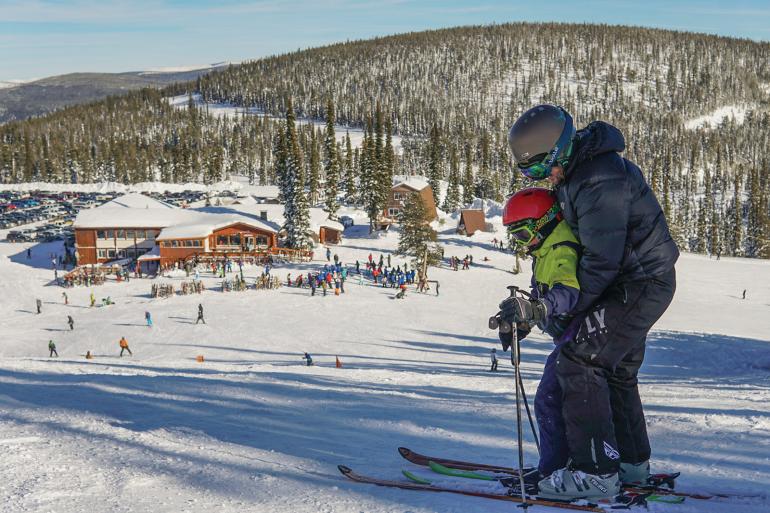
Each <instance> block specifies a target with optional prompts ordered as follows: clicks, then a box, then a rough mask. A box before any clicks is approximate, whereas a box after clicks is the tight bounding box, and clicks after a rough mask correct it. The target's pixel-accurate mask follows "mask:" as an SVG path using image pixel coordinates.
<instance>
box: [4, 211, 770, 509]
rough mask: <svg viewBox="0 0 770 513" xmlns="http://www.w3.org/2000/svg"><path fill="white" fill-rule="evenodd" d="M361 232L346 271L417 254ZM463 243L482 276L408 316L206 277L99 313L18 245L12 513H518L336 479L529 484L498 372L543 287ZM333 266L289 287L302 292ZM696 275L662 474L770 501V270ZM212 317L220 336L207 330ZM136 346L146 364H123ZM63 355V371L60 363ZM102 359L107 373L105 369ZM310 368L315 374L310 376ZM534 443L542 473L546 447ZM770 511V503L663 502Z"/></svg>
mask: <svg viewBox="0 0 770 513" xmlns="http://www.w3.org/2000/svg"><path fill="white" fill-rule="evenodd" d="M340 214H349V215H350V214H353V215H354V217H355V218H356V223H357V224H356V226H355V227H354V228H353V229H351V230H348V231H347V232H346V238H345V240H344V241H343V244H342V246H340V247H333V248H332V251H333V252H335V253H338V254H339V255H340V257H341V258H342V260H343V261H344V262H347V263H349V264H353V263H354V261H355V259H356V258H357V259H359V260H360V261H361V262H363V261H364V260H365V259H366V258H367V256H368V254H369V252H372V254H373V256H374V257H375V258H379V254H380V253H381V251H382V250H391V249H393V248H394V247H395V245H396V243H397V234H396V233H388V234H387V235H383V236H380V237H369V236H368V235H367V234H366V228H365V226H362V225H364V224H365V219H364V218H363V217H362V216H361V215H360V213H356V212H353V211H346V210H343V211H341V212H340ZM497 224H498V225H499V218H498V220H497ZM452 226H453V225H452V221H451V220H449V219H447V222H446V224H445V225H444V226H441V227H439V229H440V231H441V234H440V238H441V241H442V243H443V244H444V245H445V248H446V255H447V256H450V255H456V256H460V257H462V256H464V255H465V254H468V253H471V254H473V257H474V263H475V265H474V267H473V268H472V269H471V270H470V271H459V272H453V271H450V270H448V269H434V270H431V279H437V280H439V281H440V282H441V295H440V297H436V296H435V295H434V294H433V293H431V294H428V295H424V294H417V293H413V292H410V293H409V294H408V295H407V298H406V299H404V300H402V301H398V300H392V299H391V296H393V294H394V291H393V290H392V289H382V288H376V287H373V286H369V285H366V284H365V285H363V286H359V285H358V284H357V279H356V278H355V276H353V277H352V278H351V279H350V280H349V281H348V284H347V285H346V290H347V293H346V294H344V295H342V296H340V297H335V296H333V295H329V296H328V297H313V298H311V297H310V296H309V291H307V290H298V289H294V288H292V289H288V288H285V287H283V288H281V289H279V290H277V291H253V290H250V291H247V292H231V293H222V292H219V291H218V290H214V289H216V288H217V287H216V286H217V285H218V283H219V280H217V279H215V278H213V277H211V275H210V274H208V273H204V275H203V279H204V281H205V282H206V285H207V287H208V288H209V289H210V290H207V291H206V292H205V293H203V294H202V295H193V296H175V297H172V298H168V299H150V298H149V291H150V285H151V281H150V280H147V279H132V280H131V281H130V283H128V284H126V283H122V284H117V283H114V282H112V283H108V284H107V285H104V286H102V287H94V288H93V291H94V293H95V295H96V296H97V300H98V299H99V298H101V297H104V296H107V295H110V296H111V297H112V298H113V299H114V300H115V301H116V304H115V305H114V306H110V307H99V308H88V306H87V305H88V295H89V292H90V290H91V289H87V288H83V287H80V288H74V289H68V290H66V292H67V294H68V295H69V298H70V306H64V305H63V304H62V297H61V293H62V291H63V289H60V288H58V287H52V286H48V284H49V282H50V280H51V279H52V277H53V276H52V274H53V273H52V271H51V270H50V269H49V268H48V267H49V263H50V257H49V256H48V255H49V253H50V252H52V251H57V250H59V249H60V247H59V246H58V243H49V244H37V245H34V246H32V247H33V252H34V253H33V256H34V258H33V259H32V260H27V259H26V255H25V251H26V248H27V247H28V245H26V244H8V243H0V275H2V277H3V279H2V280H1V281H0V305H2V315H0V332H2V333H3V335H4V336H3V342H2V344H0V450H1V451H2V453H3V458H0V475H2V476H3V479H1V480H0V512H2V513H5V512H8V513H10V512H14V513H16V512H49V511H56V512H59V513H74V512H80V511H99V512H121V513H122V512H129V511H133V512H143V511H153V512H169V513H171V512H174V513H177V512H192V513H194V512H208V511H217V512H225V513H229V512H232V513H235V512H238V513H243V512H262V511H265V512H266V511H270V512H278V513H284V512H287V513H288V512H329V513H331V512H336V513H358V512H374V513H380V512H382V513H384V512H413V513H423V512H442V513H467V512H468V511H485V512H498V511H499V512H503V511H508V512H509V511H511V505H510V504H507V503H497V502H495V501H489V500H484V499H477V498H469V497H458V496H454V495H448V494H430V493H420V492H413V491H406V490H393V489H385V488H378V487H374V486H368V485H363V484H357V483H352V482H349V481H346V480H345V479H344V478H342V477H341V476H340V475H339V474H338V472H337V470H336V465H337V464H339V463H343V464H346V465H348V466H350V467H351V468H353V469H354V470H358V471H362V472H367V473H371V474H374V475H377V476H381V477H389V478H395V479H399V478H400V470H401V469H402V468H412V469H413V468H414V466H412V465H411V464H409V463H407V462H406V461H404V460H402V459H401V458H400V457H399V455H398V453H397V452H396V448H397V447H398V446H399V445H406V446H409V447H412V448H414V449H416V450H418V451H420V452H425V453H430V454H439V455H443V456H446V457H451V458H457V459H469V460H477V461H487V462H490V463H498V464H504V465H514V462H515V431H514V429H515V428H514V418H515V410H514V407H513V387H512V384H513V372H512V369H511V368H510V365H506V364H505V361H501V365H500V369H501V372H499V373H498V374H490V373H488V372H487V369H488V355H489V350H490V349H491V348H492V347H496V346H497V345H498V344H497V342H496V335H495V334H494V333H493V332H490V331H489V330H488V329H487V327H486V324H487V318H488V317H489V315H491V314H493V313H494V312H495V311H496V310H497V308H496V307H497V303H498V302H499V301H500V299H501V298H502V297H504V296H505V295H506V294H507V291H506V289H505V286H506V285H509V284H518V285H520V286H525V285H527V284H528V282H529V272H528V271H525V272H524V273H523V274H521V275H517V276H515V275H513V274H511V273H509V272H508V270H509V269H510V268H511V267H512V266H513V258H512V257H511V256H510V255H507V254H504V253H501V252H498V251H495V250H494V249H492V247H491V244H490V243H489V241H491V239H492V238H493V237H494V236H500V234H499V233H498V234H491V233H490V234H481V233H479V234H477V235H476V236H474V237H470V238H466V237H460V236H456V235H454V234H452V233H451V232H452V230H451V229H450V228H451V227H452ZM316 254H317V255H319V256H321V255H322V251H321V250H318V251H317V252H316ZM484 257H487V258H488V259H489V260H488V261H487V262H484V261H483V258H484ZM393 261H394V263H395V262H398V263H402V262H403V259H401V258H398V257H396V258H394V260H393ZM324 262H325V260H324V261H320V260H316V261H314V262H312V263H311V264H307V263H306V264H299V265H291V266H285V265H279V266H276V267H275V268H274V270H273V273H276V274H277V275H279V276H280V277H281V278H285V276H286V274H287V273H288V272H291V273H292V276H293V277H296V276H297V274H298V273H299V272H307V271H308V270H311V269H316V268H318V267H319V266H321V265H322V264H323V263H324ZM523 267H524V268H527V267H528V263H527V262H525V263H524V264H523ZM261 270H262V269H261V268H253V267H246V268H245V269H244V272H245V274H246V276H247V277H253V276H256V275H257V274H258V273H259V272H261ZM677 272H678V279H679V287H678V290H677V295H676V298H675V300H674V304H673V305H672V306H671V308H670V309H669V311H668V312H667V313H666V314H665V315H664V317H663V318H662V319H661V320H660V322H659V323H658V325H657V326H656V327H655V328H654V331H653V333H652V334H651V336H650V339H649V343H648V350H647V357H646V360H645V363H644V366H643V367H642V371H641V375H640V383H641V393H642V397H643V401H644V404H645V408H646V413H647V421H648V428H649V432H650V437H651V440H652V444H653V451H654V453H653V467H654V469H660V470H672V469H673V470H679V471H682V472H683V477H682V478H680V483H679V486H680V487H681V488H682V489H695V490H703V489H706V490H708V489H709V488H714V489H719V490H735V491H742V492H745V493H766V492H767V490H768V489H770V412H769V411H768V407H767V404H768V402H769V401H770V351H768V349H770V341H768V335H767V334H768V333H770V315H768V307H769V305H770V285H768V284H770V263H769V262H763V261H757V260H745V259H730V258H722V259H721V260H720V261H716V260H712V259H709V258H707V257H704V256H698V255H683V256H682V258H681V260H680V262H679V264H678V265H677ZM182 279H183V278H162V279H159V280H158V281H162V282H172V283H175V284H178V283H179V282H180V281H182ZM744 288H745V289H748V292H747V299H746V300H742V299H740V296H741V292H742V290H743V289H744ZM319 294H320V291H319ZM37 297H40V298H41V299H42V300H43V313H42V314H40V315H36V314H34V313H33V312H34V310H35V298H37ZM199 302H201V303H202V304H203V305H204V309H205V317H206V322H207V323H208V324H206V325H195V324H194V320H195V314H196V308H197V304H198V303H199ZM145 310H149V311H150V312H152V315H153V320H154V323H155V326H154V327H153V328H152V329H149V328H147V327H146V326H144V311H145ZM67 315H72V316H73V318H74V319H75V330H74V331H72V332H70V331H69V330H68V328H67V326H66V319H67V317H66V316H67ZM123 335H125V336H126V338H127V339H128V341H129V343H130V346H131V349H132V351H133V352H134V356H133V357H124V358H119V357H118V352H119V347H118V340H119V338H120V337H121V336H123ZM49 338H53V339H54V340H55V341H56V343H57V349H58V351H59V354H60V355H61V356H60V358H58V359H55V358H54V359H49V358H47V349H46V346H47V342H48V339H49ZM551 347H552V344H551V342H550V341H549V340H547V338H546V337H545V336H544V335H539V334H535V335H533V337H532V338H531V339H528V340H527V341H525V342H524V343H523V355H522V357H523V365H522V370H523V378H524V381H525V386H526V389H527V393H528V397H529V398H530V400H532V399H533V398H534V395H535V390H536V387H537V383H538V379H539V377H540V374H541V372H542V364H543V361H544V359H545V357H546V356H547V354H548V352H549V351H550V350H551ZM87 350H90V351H91V352H92V353H94V354H95V359H93V360H90V361H87V360H85V359H84V357H83V355H84V354H85V352H86V351H87ZM303 351H308V352H310V353H311V354H312V355H313V358H314V360H315V362H316V365H315V366H313V367H305V366H303V362H302V360H301V359H300V357H301V355H302V352H303ZM198 354H201V355H204V356H205V362H204V363H196V362H195V356H196V355H198ZM335 357H339V358H340V360H341V361H342V363H343V368H342V369H337V368H335V366H334V362H335ZM525 440H526V444H525V451H526V460H527V461H528V462H531V463H534V462H535V461H536V450H535V446H534V441H533V439H532V437H531V435H530V434H529V433H527V435H526V437H525ZM769 510H770V501H768V499H767V498H765V497H761V498H753V499H742V500H733V501H730V502H725V501H721V500H719V501H710V502H704V501H696V500H688V501H686V502H685V503H684V504H682V505H676V506H672V505H665V504H660V503H652V504H651V505H650V511H652V512H669V511H671V512H678V513H692V512H706V513H717V512H728V511H729V512H737V513H760V512H766V511H769ZM531 511H535V512H548V511H556V510H553V509H550V508H533V509H532V510H531Z"/></svg>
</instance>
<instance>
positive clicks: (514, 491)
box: [401, 470, 685, 509]
mask: <svg viewBox="0 0 770 513" xmlns="http://www.w3.org/2000/svg"><path fill="white" fill-rule="evenodd" d="M461 472H464V471H461ZM401 473H402V474H403V475H404V477H406V478H407V479H409V480H411V481H414V482H415V483H420V484H425V485H433V486H436V485H439V486H445V487H446V486H451V487H453V488H454V487H456V486H457V482H456V481H455V482H452V483H449V482H447V481H444V482H441V481H436V480H435V479H434V478H432V477H430V476H425V475H422V474H417V473H415V472H412V471H409V470H402V471H401ZM460 477H470V478H471V479H481V478H477V477H471V476H467V475H463V476H460ZM448 478H449V479H452V477H448ZM481 480H483V479H481ZM508 482H510V483H511V484H510V485H509V484H508ZM497 483H499V484H500V485H501V486H502V487H504V488H506V489H507V490H508V492H507V493H508V494H509V495H515V496H516V497H519V496H520V495H521V493H520V488H518V487H519V486H520V484H519V481H518V478H516V477H513V476H508V477H507V478H506V480H499V481H497ZM526 486H527V488H526V494H527V496H531V497H536V496H537V485H536V484H532V485H530V484H527V485H526ZM643 501H647V502H661V503H664V504H681V503H683V502H684V501H685V497H678V496H674V495H659V494H655V493H651V492H633V491H628V490H624V491H623V492H622V493H621V494H619V495H618V496H617V497H615V499H614V500H612V501H611V500H609V499H603V500H600V501H599V503H600V504H601V505H602V506H604V507H605V509H606V508H607V507H609V508H611V509H618V508H620V509H626V508H629V507H630V506H632V505H637V504H642V502H643Z"/></svg>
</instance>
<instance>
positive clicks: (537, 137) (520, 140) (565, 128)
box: [508, 104, 575, 167]
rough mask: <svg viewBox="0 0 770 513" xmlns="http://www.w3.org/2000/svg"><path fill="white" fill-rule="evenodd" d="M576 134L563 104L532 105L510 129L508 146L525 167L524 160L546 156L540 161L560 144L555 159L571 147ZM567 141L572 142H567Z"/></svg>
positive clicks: (519, 162) (517, 161)
mask: <svg viewBox="0 0 770 513" xmlns="http://www.w3.org/2000/svg"><path fill="white" fill-rule="evenodd" d="M565 132H566V133H565ZM574 136H575V127H574V125H573V123H572V117H571V116H570V115H569V113H568V112H567V111H566V110H564V109H563V108H561V107H557V106H555V105H548V104H544V105H538V106H536V107H532V108H531V109H529V110H528V111H527V112H525V113H524V114H522V115H521V116H520V117H519V119H517V120H516V122H515V123H514V124H513V126H512V127H511V129H510V131H509V132H508V146H510V148H511V153H512V154H513V159H514V160H515V161H516V163H517V164H519V166H520V167H521V165H522V164H523V163H528V162H530V161H532V162H533V163H534V162H535V160H534V159H533V157H540V156H542V158H541V159H540V160H542V159H544V158H545V155H546V154H548V153H551V152H552V151H553V150H554V149H556V147H557V146H560V148H558V150H557V154H556V155H554V156H553V157H554V160H555V159H556V158H558V157H560V156H561V154H562V152H563V151H564V150H566V149H567V147H568V145H569V142H571V141H572V138H573V137H574ZM564 140H567V141H568V142H567V144H566V145H565V144H563V141H564ZM560 143H561V144H560Z"/></svg>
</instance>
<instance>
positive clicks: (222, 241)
mask: <svg viewBox="0 0 770 513" xmlns="http://www.w3.org/2000/svg"><path fill="white" fill-rule="evenodd" d="M240 245H241V234H240V233H234V234H232V235H217V246H239V247H240Z"/></svg>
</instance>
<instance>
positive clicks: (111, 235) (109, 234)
mask: <svg viewBox="0 0 770 513" xmlns="http://www.w3.org/2000/svg"><path fill="white" fill-rule="evenodd" d="M105 231H106V233H107V237H105V238H107V239H114V238H115V230H105Z"/></svg>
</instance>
